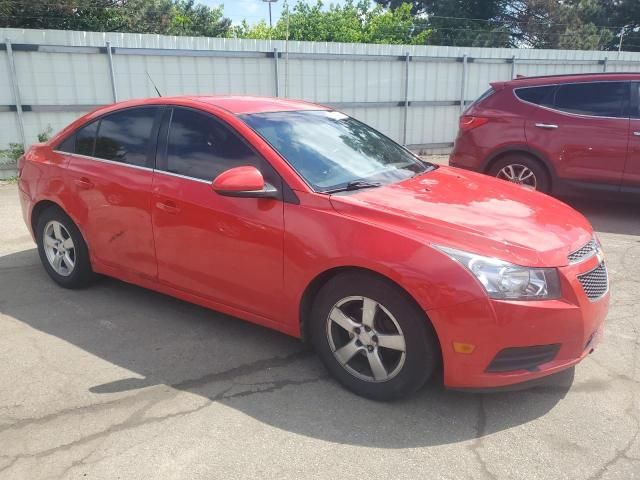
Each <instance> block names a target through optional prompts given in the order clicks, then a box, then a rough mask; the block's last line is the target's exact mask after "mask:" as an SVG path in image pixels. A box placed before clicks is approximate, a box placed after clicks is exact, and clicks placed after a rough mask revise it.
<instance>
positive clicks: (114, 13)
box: [0, 0, 231, 37]
mask: <svg viewBox="0 0 640 480" xmlns="http://www.w3.org/2000/svg"><path fill="white" fill-rule="evenodd" d="M0 26H4V27H18V28H43V29H47V28H49V29H62V30H92V31H106V32H137V33H159V34H164V35H197V36H211V37H219V36H228V35H229V34H230V28H231V20H229V19H228V18H225V17H224V15H223V9H222V7H221V6H220V7H207V6H205V5H201V4H196V2H195V0H55V1H52V0H0Z"/></svg>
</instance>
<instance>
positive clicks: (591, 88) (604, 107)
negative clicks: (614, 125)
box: [554, 82, 630, 117]
mask: <svg viewBox="0 0 640 480" xmlns="http://www.w3.org/2000/svg"><path fill="white" fill-rule="evenodd" d="M629 97H630V84H629V82H591V83H572V84H566V85H560V86H559V87H558V90H557V92H556V94H555V101H554V108H556V109H557V110H562V111H563V112H569V113H576V114H579V115H590V116H595V117H627V116H628V115H629Z"/></svg>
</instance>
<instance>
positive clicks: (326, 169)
mask: <svg viewBox="0 0 640 480" xmlns="http://www.w3.org/2000/svg"><path fill="white" fill-rule="evenodd" d="M242 118H243V120H244V121H245V122H247V123H248V124H249V126H251V128H253V129H254V130H255V131H256V132H258V133H259V134H260V135H261V136H262V137H263V138H264V139H265V140H266V141H267V142H269V144H271V146H272V147H273V148H275V149H276V150H277V151H278V152H279V153H280V155H282V156H283V157H284V158H285V160H287V162H289V164H290V165H291V166H292V167H293V168H294V169H295V170H296V171H297V172H298V173H299V174H300V175H301V176H302V177H303V178H304V179H305V180H306V181H307V183H309V184H310V185H311V186H312V188H313V189H314V190H316V191H326V190H332V189H335V188H339V187H342V186H345V185H347V184H349V183H350V182H355V181H366V182H379V183H381V184H385V183H393V182H398V181H401V180H404V179H406V178H410V177H413V176H415V175H416V174H418V173H422V172H424V171H427V170H428V169H429V165H428V164H424V163H422V162H420V161H419V160H418V159H417V158H416V157H415V156H413V155H412V154H411V153H409V152H408V151H406V150H405V149H404V148H402V147H401V146H400V145H398V144H397V143H395V142H393V141H392V140H390V139H388V138H387V137H385V136H384V135H382V134H381V133H378V132H376V131H375V130H373V129H372V128H370V127H368V126H366V125H365V124H363V123H360V122H359V121H357V120H355V119H353V118H350V117H348V116H346V115H344V114H342V113H339V112H333V111H294V112H275V113H258V114H251V115H244V116H243V117H242Z"/></svg>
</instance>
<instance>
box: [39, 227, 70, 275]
mask: <svg viewBox="0 0 640 480" xmlns="http://www.w3.org/2000/svg"><path fill="white" fill-rule="evenodd" d="M42 237H43V238H42V245H43V247H44V252H45V254H46V256H47V260H48V261H49V265H51V268H53V270H54V271H55V272H56V273H57V274H58V275H62V276H63V277H68V276H69V275H71V273H72V272H73V269H74V267H75V264H76V249H75V245H74V244H73V239H72V238H71V234H70V233H69V231H68V230H67V229H66V227H65V226H64V225H63V224H62V223H60V222H58V221H56V220H51V221H50V222H48V223H47V224H46V225H45V227H44V232H43V234H42Z"/></svg>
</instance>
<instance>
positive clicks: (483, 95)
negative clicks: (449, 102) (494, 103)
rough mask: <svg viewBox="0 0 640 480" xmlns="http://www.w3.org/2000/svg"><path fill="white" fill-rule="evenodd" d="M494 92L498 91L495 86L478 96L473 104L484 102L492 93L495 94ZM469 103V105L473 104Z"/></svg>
mask: <svg viewBox="0 0 640 480" xmlns="http://www.w3.org/2000/svg"><path fill="white" fill-rule="evenodd" d="M494 93H496V91H495V90H494V89H493V88H490V89H489V90H487V91H486V92H484V93H483V94H482V95H480V96H479V97H478V98H476V99H475V100H474V102H473V103H472V104H471V105H477V104H479V103H480V102H482V101H483V100H485V99H486V98H488V97H490V96H491V95H493V94H494ZM471 105H469V106H471Z"/></svg>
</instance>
